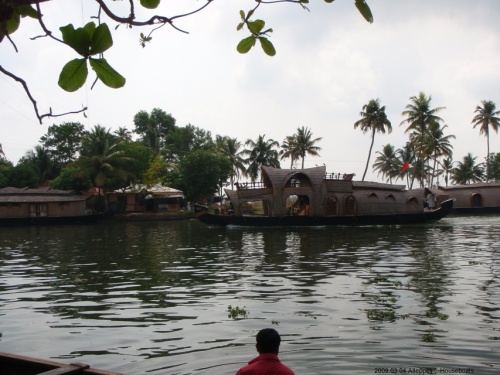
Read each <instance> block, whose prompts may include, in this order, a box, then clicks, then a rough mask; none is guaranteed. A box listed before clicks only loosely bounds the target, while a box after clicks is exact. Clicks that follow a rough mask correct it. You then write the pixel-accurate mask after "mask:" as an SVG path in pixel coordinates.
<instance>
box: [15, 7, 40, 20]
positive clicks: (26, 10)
mask: <svg viewBox="0 0 500 375" xmlns="http://www.w3.org/2000/svg"><path fill="white" fill-rule="evenodd" d="M16 10H17V11H18V12H19V14H20V15H21V16H22V17H31V18H36V19H38V12H37V11H36V9H35V8H33V7H31V6H30V5H21V6H20V7H17V8H16Z"/></svg>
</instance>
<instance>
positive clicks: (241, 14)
mask: <svg viewBox="0 0 500 375" xmlns="http://www.w3.org/2000/svg"><path fill="white" fill-rule="evenodd" d="M240 17H241V19H242V20H245V12H244V11H242V10H240Z"/></svg>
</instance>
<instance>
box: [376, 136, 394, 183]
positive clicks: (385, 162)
mask: <svg viewBox="0 0 500 375" xmlns="http://www.w3.org/2000/svg"><path fill="white" fill-rule="evenodd" d="M376 154H378V155H379V156H377V158H376V159H375V163H373V169H374V170H375V171H378V174H379V175H380V174H382V177H385V178H386V179H387V181H389V183H391V184H392V179H393V178H394V177H396V176H397V175H398V174H399V168H398V158H397V155H396V152H395V151H394V146H392V145H390V144H386V145H385V146H384V147H383V148H382V151H377V152H376Z"/></svg>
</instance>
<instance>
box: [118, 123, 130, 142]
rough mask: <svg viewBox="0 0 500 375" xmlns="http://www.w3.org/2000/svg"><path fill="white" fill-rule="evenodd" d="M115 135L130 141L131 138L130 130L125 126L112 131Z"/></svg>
mask: <svg viewBox="0 0 500 375" xmlns="http://www.w3.org/2000/svg"><path fill="white" fill-rule="evenodd" d="M114 133H115V134H116V136H117V137H118V138H120V139H122V140H124V141H131V140H132V132H131V131H130V130H128V129H127V127H125V126H120V127H119V128H118V129H117V130H115V132H114Z"/></svg>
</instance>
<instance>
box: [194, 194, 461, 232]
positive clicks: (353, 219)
mask: <svg viewBox="0 0 500 375" xmlns="http://www.w3.org/2000/svg"><path fill="white" fill-rule="evenodd" d="M452 209H453V200H452V199H449V200H446V201H444V202H442V203H441V205H440V206H439V208H437V209H435V210H432V211H427V212H422V213H411V214H384V213H379V214H372V215H358V216H325V217H313V216H282V217H268V216H232V215H216V214H212V213H209V212H207V211H201V212H199V213H198V214H197V218H198V220H200V221H201V222H202V223H204V224H207V225H209V226H229V225H233V226H249V227H274V226H285V227H315V226H363V225H403V224H418V223H426V222H432V221H437V220H440V219H442V218H443V217H445V216H446V215H448V214H449V213H450V212H451V211H452Z"/></svg>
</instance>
